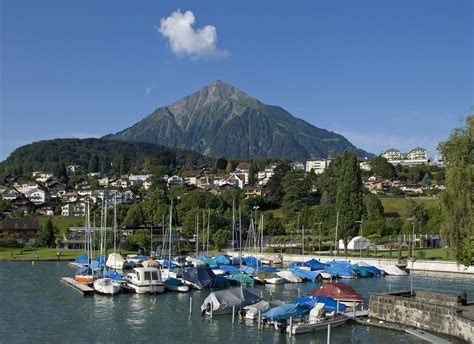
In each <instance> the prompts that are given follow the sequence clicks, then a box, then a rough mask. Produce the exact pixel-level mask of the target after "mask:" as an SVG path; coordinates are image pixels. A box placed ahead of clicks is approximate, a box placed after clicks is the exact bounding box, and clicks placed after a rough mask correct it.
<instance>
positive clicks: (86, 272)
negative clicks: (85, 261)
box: [75, 266, 92, 275]
mask: <svg viewBox="0 0 474 344" xmlns="http://www.w3.org/2000/svg"><path fill="white" fill-rule="evenodd" d="M75 274H76V275H92V269H91V268H90V267H88V266H83V267H81V268H79V269H78V270H76V273H75Z"/></svg>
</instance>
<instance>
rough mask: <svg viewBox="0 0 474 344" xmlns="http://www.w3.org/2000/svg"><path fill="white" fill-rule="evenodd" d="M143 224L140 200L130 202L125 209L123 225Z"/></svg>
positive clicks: (136, 225)
mask: <svg viewBox="0 0 474 344" xmlns="http://www.w3.org/2000/svg"><path fill="white" fill-rule="evenodd" d="M144 224H145V218H144V213H143V209H142V206H141V204H140V202H137V203H135V204H132V205H131V206H130V207H129V208H128V211H127V216H125V219H124V220H123V225H124V226H125V227H139V226H143V225H144Z"/></svg>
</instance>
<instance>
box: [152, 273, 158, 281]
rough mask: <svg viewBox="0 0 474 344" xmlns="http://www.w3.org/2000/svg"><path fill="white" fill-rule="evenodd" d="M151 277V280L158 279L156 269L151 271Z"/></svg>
mask: <svg viewBox="0 0 474 344" xmlns="http://www.w3.org/2000/svg"><path fill="white" fill-rule="evenodd" d="M151 277H152V279H153V281H158V271H152V273H151Z"/></svg>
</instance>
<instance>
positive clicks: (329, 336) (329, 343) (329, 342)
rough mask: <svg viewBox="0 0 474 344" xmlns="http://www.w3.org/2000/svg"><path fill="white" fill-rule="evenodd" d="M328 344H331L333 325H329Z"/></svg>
mask: <svg viewBox="0 0 474 344" xmlns="http://www.w3.org/2000/svg"><path fill="white" fill-rule="evenodd" d="M327 344H331V324H328V338H327Z"/></svg>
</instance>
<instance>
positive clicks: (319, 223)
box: [316, 222, 322, 255]
mask: <svg viewBox="0 0 474 344" xmlns="http://www.w3.org/2000/svg"><path fill="white" fill-rule="evenodd" d="M316 225H317V226H318V229H319V240H318V241H319V248H318V255H321V225H322V223H321V222H318V223H317V224H316Z"/></svg>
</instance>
